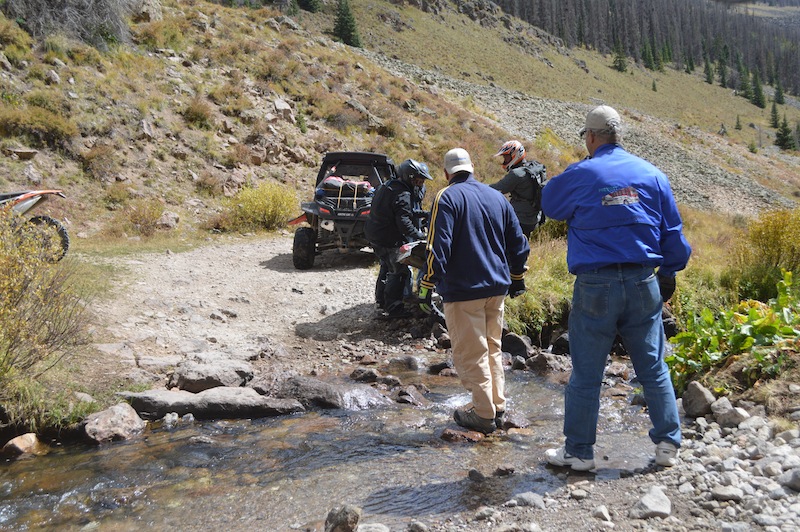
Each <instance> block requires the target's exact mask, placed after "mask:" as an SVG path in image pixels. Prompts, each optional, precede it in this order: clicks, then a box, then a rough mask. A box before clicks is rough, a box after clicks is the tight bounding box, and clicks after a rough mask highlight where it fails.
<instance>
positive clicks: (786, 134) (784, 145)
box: [775, 115, 797, 150]
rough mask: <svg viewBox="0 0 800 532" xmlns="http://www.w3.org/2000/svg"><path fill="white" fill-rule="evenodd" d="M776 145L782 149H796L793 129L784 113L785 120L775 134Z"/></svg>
mask: <svg viewBox="0 0 800 532" xmlns="http://www.w3.org/2000/svg"><path fill="white" fill-rule="evenodd" d="M775 145H776V146H777V147H779V148H780V149H782V150H796V149H797V144H795V142H794V136H793V135H792V130H791V129H790V128H789V122H788V121H787V120H786V115H783V121H782V122H781V126H780V127H779V128H778V132H777V133H776V134H775Z"/></svg>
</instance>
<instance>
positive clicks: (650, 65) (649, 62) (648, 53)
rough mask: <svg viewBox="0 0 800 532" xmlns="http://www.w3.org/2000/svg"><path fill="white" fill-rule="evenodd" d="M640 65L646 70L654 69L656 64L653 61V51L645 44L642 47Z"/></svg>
mask: <svg viewBox="0 0 800 532" xmlns="http://www.w3.org/2000/svg"><path fill="white" fill-rule="evenodd" d="M642 63H644V67H645V68H646V69H648V70H655V69H656V62H655V59H653V50H652V49H651V48H650V45H649V44H647V43H644V44H643V45H642Z"/></svg>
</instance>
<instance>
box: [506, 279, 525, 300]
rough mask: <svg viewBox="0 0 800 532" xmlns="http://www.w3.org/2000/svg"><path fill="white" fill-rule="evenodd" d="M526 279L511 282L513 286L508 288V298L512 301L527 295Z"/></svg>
mask: <svg viewBox="0 0 800 532" xmlns="http://www.w3.org/2000/svg"><path fill="white" fill-rule="evenodd" d="M525 290H526V288H525V279H518V280H516V281H511V286H509V287H508V296H509V297H510V298H511V299H514V298H515V297H518V296H521V295H522V294H524V293H525Z"/></svg>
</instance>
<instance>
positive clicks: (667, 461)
mask: <svg viewBox="0 0 800 532" xmlns="http://www.w3.org/2000/svg"><path fill="white" fill-rule="evenodd" d="M677 463H678V448H677V447H675V446H674V445H672V444H671V443H670V442H668V441H662V442H659V443H658V445H656V464H657V465H660V466H663V467H672V466H674V465H675V464H677Z"/></svg>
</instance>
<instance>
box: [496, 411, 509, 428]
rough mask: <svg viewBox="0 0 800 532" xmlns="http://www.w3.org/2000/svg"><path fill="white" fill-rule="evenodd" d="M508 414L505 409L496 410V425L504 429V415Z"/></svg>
mask: <svg viewBox="0 0 800 532" xmlns="http://www.w3.org/2000/svg"><path fill="white" fill-rule="evenodd" d="M505 415H506V413H505V411H500V410H498V411H496V412H495V413H494V426H495V427H497V428H498V429H499V430H502V429H503V417H504V416H505Z"/></svg>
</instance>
